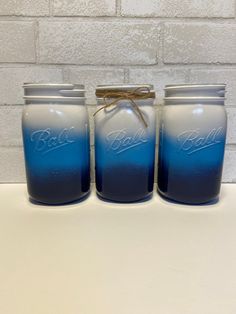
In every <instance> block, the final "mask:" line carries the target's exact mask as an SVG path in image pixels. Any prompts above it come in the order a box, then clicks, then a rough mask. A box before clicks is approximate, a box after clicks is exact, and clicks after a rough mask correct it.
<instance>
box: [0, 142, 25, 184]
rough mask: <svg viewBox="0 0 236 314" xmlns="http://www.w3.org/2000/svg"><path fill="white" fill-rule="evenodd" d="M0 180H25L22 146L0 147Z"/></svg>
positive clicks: (5, 181) (7, 181)
mask: <svg viewBox="0 0 236 314" xmlns="http://www.w3.org/2000/svg"><path fill="white" fill-rule="evenodd" d="M0 169H1V171H0V182H1V183H11V182H12V183H13V182H25V167H24V156H23V149H22V147H0Z"/></svg>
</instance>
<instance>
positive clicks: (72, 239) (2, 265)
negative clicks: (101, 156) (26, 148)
mask: <svg viewBox="0 0 236 314" xmlns="http://www.w3.org/2000/svg"><path fill="white" fill-rule="evenodd" d="M0 313H1V314H231V313H232V314H235V313H236V185H223V187H222V194H221V199H220V202H219V203H218V204H215V205H209V206H193V207H191V206H184V205H175V204H170V203H168V202H166V201H164V200H162V199H161V198H160V197H159V196H158V195H156V193H154V197H153V198H152V200H150V201H148V202H144V203H138V204H129V205H118V204H111V203H106V202H102V201H101V200H98V199H97V197H96V195H95V194H94V193H92V195H91V196H90V197H89V198H88V199H87V200H86V201H84V202H81V203H77V204H73V205H67V206H59V207H47V206H39V205H33V204H31V203H29V201H28V199H27V192H26V186H25V185H24V184H22V185H20V184H19V185H0Z"/></svg>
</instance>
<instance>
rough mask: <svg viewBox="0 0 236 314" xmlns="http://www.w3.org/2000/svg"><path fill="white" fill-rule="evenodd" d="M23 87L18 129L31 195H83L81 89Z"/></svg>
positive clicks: (61, 198)
mask: <svg viewBox="0 0 236 314" xmlns="http://www.w3.org/2000/svg"><path fill="white" fill-rule="evenodd" d="M23 87H24V91H25V95H26V96H24V99H25V105H24V109H23V115H22V133H23V143H24V155H25V168H26V177H27V186H28V192H29V196H30V198H31V199H32V200H34V201H37V202H41V203H45V204H63V203H68V202H72V201H75V200H78V199H81V198H83V197H84V196H86V195H87V194H88V192H89V189H90V146H89V122H88V114H87V109H86V106H85V97H84V87H83V86H82V85H79V87H80V88H76V85H73V84H31V83H26V84H24V85H23Z"/></svg>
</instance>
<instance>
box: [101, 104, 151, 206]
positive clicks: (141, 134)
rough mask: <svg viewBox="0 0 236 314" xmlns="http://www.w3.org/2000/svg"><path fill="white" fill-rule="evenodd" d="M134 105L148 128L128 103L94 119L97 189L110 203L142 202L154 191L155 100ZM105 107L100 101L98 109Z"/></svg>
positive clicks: (104, 110)
mask: <svg viewBox="0 0 236 314" xmlns="http://www.w3.org/2000/svg"><path fill="white" fill-rule="evenodd" d="M109 101H110V100H109ZM111 101H112V100H111ZM135 102H136V104H137V105H138V106H139V109H140V111H141V113H142V115H143V118H144V119H145V121H146V123H147V127H145V125H144V124H143V122H142V120H141V119H140V117H139V115H138V114H137V112H136V111H135V110H134V108H133V107H132V104H130V101H128V100H121V101H119V104H118V105H117V106H115V107H114V106H113V107H112V108H107V109H102V110H101V111H99V112H98V113H97V114H96V115H95V166H96V188H97V193H98V194H99V195H100V196H101V197H102V198H105V199H108V200H111V201H116V202H134V201H139V200H142V199H145V198H148V197H149V196H150V195H151V194H152V191H153V182H154V163H155V143H156V115H155V108H154V107H153V99H146V100H135ZM102 105H103V100H101V99H100V100H98V109H99V108H101V106H102Z"/></svg>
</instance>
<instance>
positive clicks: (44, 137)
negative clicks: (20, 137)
mask: <svg viewBox="0 0 236 314" xmlns="http://www.w3.org/2000/svg"><path fill="white" fill-rule="evenodd" d="M73 130H74V127H73V126H72V127H70V128H64V129H63V130H61V131H60V132H59V133H58V134H57V135H55V134H53V135H52V130H51V129H50V128H47V129H43V130H37V131H34V132H33V133H32V134H31V138H30V139H31V141H32V142H34V143H35V146H34V150H35V151H36V152H41V153H42V154H47V153H49V152H50V151H52V150H55V149H58V148H60V147H62V146H66V145H69V144H71V143H74V142H75V140H73V138H72V133H73Z"/></svg>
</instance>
